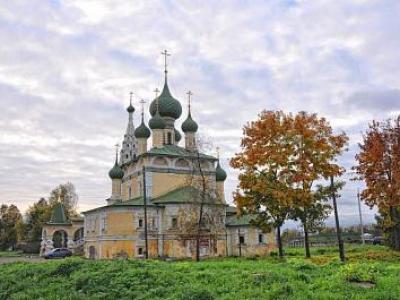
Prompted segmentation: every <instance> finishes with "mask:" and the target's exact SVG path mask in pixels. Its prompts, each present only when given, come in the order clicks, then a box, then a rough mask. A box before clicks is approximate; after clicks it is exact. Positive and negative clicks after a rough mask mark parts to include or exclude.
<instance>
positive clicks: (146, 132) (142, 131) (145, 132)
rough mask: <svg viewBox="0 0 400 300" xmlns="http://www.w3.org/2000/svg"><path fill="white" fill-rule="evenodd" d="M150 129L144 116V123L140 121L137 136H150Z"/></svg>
mask: <svg viewBox="0 0 400 300" xmlns="http://www.w3.org/2000/svg"><path fill="white" fill-rule="evenodd" d="M150 134H151V132H150V129H149V128H148V127H147V126H146V124H144V121H143V118H142V123H140V125H139V127H137V128H136V129H135V137H136V138H138V139H141V138H143V139H148V138H149V137H150Z"/></svg>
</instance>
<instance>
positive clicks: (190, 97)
mask: <svg viewBox="0 0 400 300" xmlns="http://www.w3.org/2000/svg"><path fill="white" fill-rule="evenodd" d="M186 94H187V95H188V106H189V112H190V101H191V99H192V95H193V93H192V91H188V92H187V93H186Z"/></svg>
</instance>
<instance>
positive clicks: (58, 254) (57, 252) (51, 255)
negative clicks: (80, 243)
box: [44, 248, 72, 259]
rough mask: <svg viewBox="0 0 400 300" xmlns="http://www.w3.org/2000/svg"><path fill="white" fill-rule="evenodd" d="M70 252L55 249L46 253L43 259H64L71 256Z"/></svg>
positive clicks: (65, 249)
mask: <svg viewBox="0 0 400 300" xmlns="http://www.w3.org/2000/svg"><path fill="white" fill-rule="evenodd" d="M71 255H72V252H71V250H69V249H67V248H55V249H53V250H51V251H50V252H48V253H46V254H45V255H44V258H45V259H50V258H66V257H67V256H71Z"/></svg>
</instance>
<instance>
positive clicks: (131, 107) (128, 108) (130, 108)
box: [126, 104, 135, 114]
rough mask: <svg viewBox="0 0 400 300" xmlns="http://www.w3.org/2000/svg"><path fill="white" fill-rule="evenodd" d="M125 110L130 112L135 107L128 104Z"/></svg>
mask: <svg viewBox="0 0 400 300" xmlns="http://www.w3.org/2000/svg"><path fill="white" fill-rule="evenodd" d="M126 111H127V112H128V113H130V114H131V113H133V112H134V111H135V108H134V107H133V105H132V104H129V106H128V107H127V108H126Z"/></svg>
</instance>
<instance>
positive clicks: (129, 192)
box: [128, 186, 132, 199]
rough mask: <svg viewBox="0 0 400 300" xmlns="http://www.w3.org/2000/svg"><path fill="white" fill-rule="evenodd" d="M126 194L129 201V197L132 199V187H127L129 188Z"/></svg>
mask: <svg viewBox="0 0 400 300" xmlns="http://www.w3.org/2000/svg"><path fill="white" fill-rule="evenodd" d="M128 194H129V196H128V197H129V199H131V197H132V187H131V186H129V188H128Z"/></svg>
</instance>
